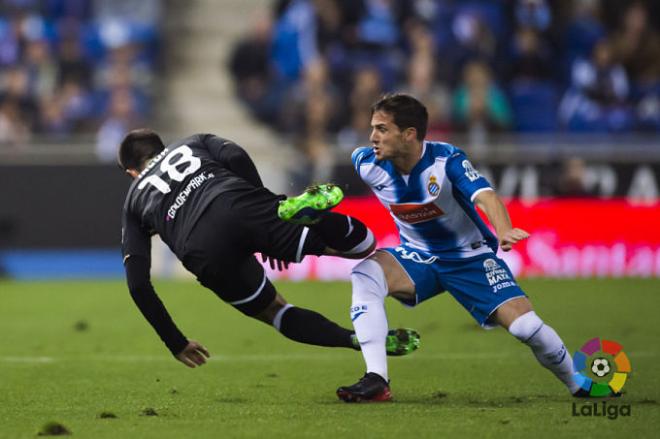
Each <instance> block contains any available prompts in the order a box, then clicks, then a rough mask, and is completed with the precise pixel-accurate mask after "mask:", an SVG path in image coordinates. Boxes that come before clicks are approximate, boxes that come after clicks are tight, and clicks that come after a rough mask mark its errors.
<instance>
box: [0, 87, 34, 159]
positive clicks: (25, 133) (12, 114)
mask: <svg viewBox="0 0 660 439" xmlns="http://www.w3.org/2000/svg"><path fill="white" fill-rule="evenodd" d="M29 138H30V129H29V127H28V126H27V124H26V123H25V121H24V119H23V118H22V117H21V111H20V105H19V104H18V102H17V101H16V100H15V99H12V98H4V99H0V147H2V146H12V147H14V146H18V147H20V146H23V144H25V142H27V140H28V139H29Z"/></svg>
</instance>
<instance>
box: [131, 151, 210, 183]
mask: <svg viewBox="0 0 660 439" xmlns="http://www.w3.org/2000/svg"><path fill="white" fill-rule="evenodd" d="M175 158H176V159H175ZM184 164H187V166H186V167H185V168H183V170H181V171H180V170H179V169H178V167H179V166H181V165H184ZM201 165H202V161H201V160H200V159H199V158H198V157H195V156H194V155H193V152H192V149H190V147H189V146H188V145H182V146H179V147H178V148H177V149H175V150H174V151H172V152H171V153H169V154H167V155H166V156H165V158H164V159H163V162H162V163H161V164H160V170H161V171H163V173H167V175H168V176H169V177H170V179H172V180H174V181H183V179H184V178H186V175H190V174H192V173H193V172H195V171H197V170H198V169H199V167H200V166H201ZM148 184H151V185H153V186H154V187H155V188H156V189H158V190H159V191H161V192H162V193H164V194H167V193H168V192H170V191H171V190H172V189H170V185H169V184H167V182H166V181H165V180H163V179H162V178H160V177H159V176H157V175H150V176H149V177H147V178H145V179H144V180H142V182H140V184H139V185H138V189H143V188H144V187H145V186H146V185H148Z"/></svg>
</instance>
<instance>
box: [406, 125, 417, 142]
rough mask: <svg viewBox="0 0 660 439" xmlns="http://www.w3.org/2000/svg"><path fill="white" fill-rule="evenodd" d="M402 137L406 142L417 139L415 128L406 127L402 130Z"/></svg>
mask: <svg viewBox="0 0 660 439" xmlns="http://www.w3.org/2000/svg"><path fill="white" fill-rule="evenodd" d="M403 138H404V140H405V141H406V142H413V141H415V140H417V128H413V127H408V128H406V129H405V130H403Z"/></svg>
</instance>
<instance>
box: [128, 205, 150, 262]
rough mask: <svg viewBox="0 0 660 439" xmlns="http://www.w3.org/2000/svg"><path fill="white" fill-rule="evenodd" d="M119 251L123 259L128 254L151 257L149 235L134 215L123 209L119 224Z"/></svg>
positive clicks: (148, 258)
mask: <svg viewBox="0 0 660 439" xmlns="http://www.w3.org/2000/svg"><path fill="white" fill-rule="evenodd" d="M121 251H122V255H123V257H124V261H125V260H126V259H127V258H128V257H129V256H142V257H144V258H146V259H147V260H150V259H151V235H150V234H149V232H147V231H146V230H144V228H143V227H142V225H141V224H140V221H139V219H138V218H137V217H135V215H131V213H130V212H128V211H127V209H126V208H125V209H124V213H123V217H122V226H121Z"/></svg>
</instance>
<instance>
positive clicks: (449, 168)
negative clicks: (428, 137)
mask: <svg viewBox="0 0 660 439" xmlns="http://www.w3.org/2000/svg"><path fill="white" fill-rule="evenodd" d="M445 172H446V173H447V178H449V181H451V182H452V184H453V185H454V187H455V188H456V189H458V191H459V192H460V193H462V194H463V195H464V196H465V198H467V199H468V200H470V201H472V202H474V198H475V197H476V196H477V195H478V194H479V193H480V192H482V191H485V190H493V187H492V186H491V184H490V183H489V182H488V180H486V178H485V177H484V176H483V175H481V174H479V172H477V170H476V169H474V166H473V165H472V163H471V162H470V160H468V158H467V156H466V155H465V153H464V152H462V151H460V150H459V151H458V152H455V153H454V154H452V155H451V157H449V159H448V160H447V163H446V165H445Z"/></svg>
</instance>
